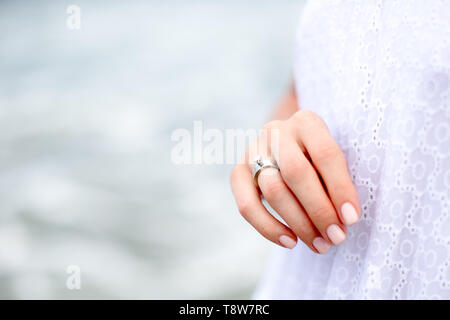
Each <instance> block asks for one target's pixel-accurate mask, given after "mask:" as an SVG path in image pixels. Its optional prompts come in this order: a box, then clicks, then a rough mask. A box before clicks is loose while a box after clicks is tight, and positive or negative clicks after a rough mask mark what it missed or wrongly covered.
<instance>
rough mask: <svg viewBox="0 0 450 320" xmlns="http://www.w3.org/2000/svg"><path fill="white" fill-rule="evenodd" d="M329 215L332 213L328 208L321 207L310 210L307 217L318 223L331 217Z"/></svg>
mask: <svg viewBox="0 0 450 320" xmlns="http://www.w3.org/2000/svg"><path fill="white" fill-rule="evenodd" d="M331 213H332V212H331V210H330V208H328V207H326V206H321V207H318V208H315V209H313V210H311V212H309V216H310V217H311V219H312V220H314V221H319V220H325V219H327V218H328V217H330V216H331Z"/></svg>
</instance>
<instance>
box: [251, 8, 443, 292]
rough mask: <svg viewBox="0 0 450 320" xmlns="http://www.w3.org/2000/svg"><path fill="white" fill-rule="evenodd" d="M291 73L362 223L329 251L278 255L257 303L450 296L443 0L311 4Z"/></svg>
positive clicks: (303, 20) (302, 248)
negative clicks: (352, 188) (333, 150)
mask: <svg viewBox="0 0 450 320" xmlns="http://www.w3.org/2000/svg"><path fill="white" fill-rule="evenodd" d="M294 76H295V81H296V86H297V93H298V96H299V103H300V107H301V108H303V109H311V110H313V111H315V112H316V113H318V114H319V115H320V116H321V117H323V119H324V120H325V121H326V123H327V124H328V126H329V129H330V131H331V133H332V135H333V136H334V137H335V139H336V140H337V141H338V143H339V145H340V146H341V148H342V149H343V151H344V153H345V154H346V156H347V162H348V166H349V169H350V171H351V175H352V179H353V181H354V183H355V184H356V186H357V189H358V193H359V197H360V201H361V207H362V219H361V221H360V222H359V223H358V224H357V225H355V226H352V227H350V228H348V237H347V240H346V242H345V243H343V244H342V245H340V246H338V247H333V248H332V249H331V250H330V251H329V252H328V253H327V254H325V255H317V254H314V253H312V252H311V251H310V250H309V249H308V248H307V247H306V246H305V245H303V244H300V243H299V245H297V247H296V248H295V249H294V250H292V251H291V250H287V249H282V248H280V249H276V250H277V251H276V253H275V256H274V257H273V260H272V261H271V265H270V266H269V267H268V270H267V272H266V274H265V276H264V278H263V279H262V281H261V284H260V286H259V288H258V289H257V291H256V293H255V296H254V297H255V298H258V299H380V298H381V299H422V298H425V299H439V298H441V299H450V268H449V264H450V215H449V209H450V201H449V198H450V159H449V154H450V1H438V0H431V1H430V0H421V1H418V0H416V1H411V0H404V1H393V0H385V1H382V0H381V1H375V0H362V1H331V0H330V1H319V0H314V1H309V3H308V4H307V5H306V7H305V9H304V11H303V13H302V16H301V19H300V26H299V30H298V34H297V47H296V52H295V64H294Z"/></svg>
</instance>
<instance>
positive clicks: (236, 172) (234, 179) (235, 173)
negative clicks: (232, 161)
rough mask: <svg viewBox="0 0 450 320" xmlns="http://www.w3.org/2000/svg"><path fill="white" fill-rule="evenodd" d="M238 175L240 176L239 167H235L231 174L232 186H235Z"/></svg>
mask: <svg viewBox="0 0 450 320" xmlns="http://www.w3.org/2000/svg"><path fill="white" fill-rule="evenodd" d="M238 175H239V172H238V167H237V166H235V167H234V168H233V170H231V174H230V184H231V185H233V183H234V182H235V181H236V180H237V179H238Z"/></svg>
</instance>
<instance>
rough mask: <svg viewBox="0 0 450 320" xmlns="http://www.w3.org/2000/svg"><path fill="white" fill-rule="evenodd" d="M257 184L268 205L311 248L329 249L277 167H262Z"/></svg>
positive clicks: (317, 249) (317, 250)
mask: <svg viewBox="0 0 450 320" xmlns="http://www.w3.org/2000/svg"><path fill="white" fill-rule="evenodd" d="M258 184H259V187H260V189H261V192H262V194H263V195H264V198H265V199H266V201H267V202H268V203H269V205H270V206H271V207H272V208H273V209H274V210H275V211H276V212H277V213H278V214H279V215H280V217H281V218H283V220H284V221H285V222H286V223H287V224H288V226H289V227H290V228H291V230H292V231H294V233H295V234H296V235H297V236H298V237H299V238H300V239H301V240H302V241H303V242H304V243H305V244H306V245H307V246H308V247H310V248H311V250H313V251H314V252H318V253H326V252H327V251H328V250H329V249H330V244H329V243H328V242H327V241H325V240H324V239H323V238H322V237H321V235H320V233H319V232H318V231H317V230H316V228H315V226H314V225H313V223H312V222H311V220H310V219H309V217H308V216H307V214H306V213H305V211H304V210H303V208H302V207H301V205H300V204H299V202H298V201H297V199H296V198H295V196H294V195H293V194H292V192H291V191H290V190H289V189H288V187H287V186H286V184H285V182H284V181H283V179H282V177H281V175H280V173H279V171H278V170H277V169H274V168H266V169H264V170H263V171H262V172H261V173H260V175H259V176H258Z"/></svg>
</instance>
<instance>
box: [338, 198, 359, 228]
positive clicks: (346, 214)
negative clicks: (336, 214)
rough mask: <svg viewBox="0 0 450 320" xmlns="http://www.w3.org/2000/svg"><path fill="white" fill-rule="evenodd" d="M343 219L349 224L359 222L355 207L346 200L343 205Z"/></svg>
mask: <svg viewBox="0 0 450 320" xmlns="http://www.w3.org/2000/svg"><path fill="white" fill-rule="evenodd" d="M341 213H342V220H344V221H343V222H344V223H345V224H346V225H347V226H351V225H352V224H355V223H356V222H358V220H359V217H358V213H357V212H356V210H355V208H354V207H353V206H352V204H351V203H350V202H346V203H344V204H343V205H342V207H341Z"/></svg>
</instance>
